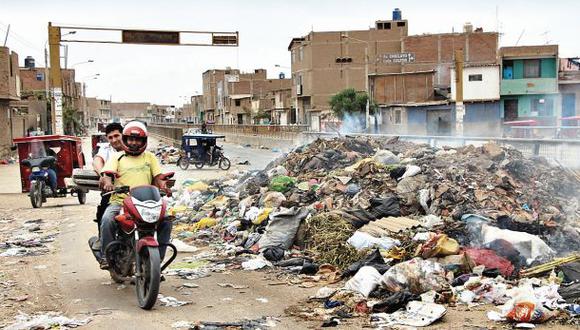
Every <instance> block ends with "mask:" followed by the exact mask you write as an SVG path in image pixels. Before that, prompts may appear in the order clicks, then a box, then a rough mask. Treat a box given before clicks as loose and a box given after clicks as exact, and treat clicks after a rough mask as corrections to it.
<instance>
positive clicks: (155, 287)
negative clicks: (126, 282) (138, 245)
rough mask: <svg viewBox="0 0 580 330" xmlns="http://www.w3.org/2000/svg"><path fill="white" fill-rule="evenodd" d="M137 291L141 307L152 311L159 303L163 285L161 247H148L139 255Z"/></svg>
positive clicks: (136, 278)
mask: <svg viewBox="0 0 580 330" xmlns="http://www.w3.org/2000/svg"><path fill="white" fill-rule="evenodd" d="M135 268H136V270H137V271H136V276H135V290H136V291H137V300H138V302H139V307H141V308H143V309H147V310H148V309H151V308H153V306H154V305H155V302H156V301H157V295H158V294H159V285H160V283H161V259H160V257H159V247H152V246H147V247H145V248H143V249H142V250H141V252H140V253H139V258H137V263H136V265H135Z"/></svg>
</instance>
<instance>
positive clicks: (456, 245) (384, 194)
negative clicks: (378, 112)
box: [169, 137, 580, 326]
mask: <svg viewBox="0 0 580 330" xmlns="http://www.w3.org/2000/svg"><path fill="white" fill-rule="evenodd" d="M578 192H580V180H578V177H577V175H576V174H575V173H573V172H571V171H569V170H567V169H565V168H562V167H561V166H557V165H555V164H551V163H550V162H549V161H547V160H545V159H543V158H534V159H528V158H525V157H523V155H522V154H521V153H520V152H519V151H517V150H515V149H513V148H509V147H500V146H498V145H495V144H485V145H483V146H481V147H475V146H466V147H459V148H446V147H445V148H434V147H430V146H428V145H418V144H414V143H411V142H404V141H400V140H398V139H397V138H391V139H371V138H349V137H347V138H337V139H333V140H322V139H319V140H316V141H314V142H312V143H311V144H308V145H305V146H301V147H299V148H296V149H295V150H293V151H292V152H290V153H288V154H285V155H282V156H281V157H279V158H278V159H276V160H275V161H273V162H272V163H271V164H269V165H268V166H267V167H266V168H265V169H264V170H262V171H254V172H247V173H240V172H236V173H233V174H232V175H230V176H229V177H225V178H222V179H220V180H213V181H209V182H201V181H196V180H187V181H186V182H184V183H183V185H182V188H181V190H179V191H177V192H176V193H175V194H174V199H173V200H172V201H171V205H172V207H171V209H170V210H169V212H170V214H173V215H174V216H175V217H176V219H177V222H178V224H177V225H176V227H175V229H176V230H175V232H176V235H177V237H178V238H179V239H181V240H183V241H185V242H187V243H190V244H195V245H198V244H219V246H220V249H219V250H220V251H221V253H224V254H228V253H229V254H234V255H236V256H245V257H244V258H245V259H242V260H240V262H241V264H242V268H244V269H252V270H255V269H261V268H263V267H268V266H273V267H274V266H275V267H280V269H281V270H283V271H287V272H294V273H296V274H300V276H303V277H302V278H304V276H312V277H315V278H316V279H317V280H318V283H319V284H322V283H323V284H334V286H336V283H338V282H340V283H342V285H343V286H342V287H325V288H322V289H321V290H322V292H320V291H319V294H317V296H315V297H313V300H312V302H314V303H315V304H321V306H323V308H316V307H312V308H311V310H309V311H306V310H304V309H299V310H297V311H293V312H291V314H294V315H297V316H301V317H307V318H313V317H314V318H318V319H321V320H323V321H324V322H325V324H326V323H328V324H327V325H335V324H338V323H340V322H339V320H340V319H344V318H349V317H353V316H357V315H368V314H370V315H371V316H370V320H371V323H372V324H374V325H376V326H392V325H396V324H399V325H409V326H423V325H428V324H430V323H432V322H435V321H436V320H437V319H439V318H441V317H443V316H444V315H445V313H446V307H445V306H444V305H443V304H447V303H451V304H455V303H459V304H465V305H468V306H472V305H476V304H496V305H500V304H501V305H503V307H502V309H501V312H496V313H490V314H489V318H490V319H491V320H497V321H512V322H518V323H519V322H526V323H530V322H531V323H540V322H544V321H546V320H548V319H551V318H554V317H556V316H558V317H562V315H567V317H568V318H570V317H573V316H574V315H578V312H579V309H580V306H579V305H575V304H576V303H578V302H579V300H578V299H580V276H579V274H580V268H579V267H580V223H579V219H580V211H579V210H580V209H579V207H578V205H579V194H578ZM218 235H219V239H218V238H217V237H218ZM216 239H218V240H217V241H216ZM210 242H212V243H210ZM224 247H226V248H225V249H224ZM320 279H323V280H322V281H321V280H320ZM313 310H314V311H316V312H313ZM577 320H578V319H577V318H576V321H577ZM325 326H326V325H325Z"/></svg>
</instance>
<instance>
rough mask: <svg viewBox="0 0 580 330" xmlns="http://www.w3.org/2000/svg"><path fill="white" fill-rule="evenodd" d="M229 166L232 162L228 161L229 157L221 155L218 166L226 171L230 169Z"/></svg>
mask: <svg viewBox="0 0 580 330" xmlns="http://www.w3.org/2000/svg"><path fill="white" fill-rule="evenodd" d="M230 166H232V163H231V162H230V160H229V159H227V158H226V157H222V158H220V163H219V167H220V168H221V169H222V170H224V171H227V170H229V169H230Z"/></svg>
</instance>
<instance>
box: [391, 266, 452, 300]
mask: <svg viewBox="0 0 580 330" xmlns="http://www.w3.org/2000/svg"><path fill="white" fill-rule="evenodd" d="M381 286H382V287H383V288H386V289H387V290H389V291H391V292H397V291H401V290H405V289H408V290H409V291H410V292H412V293H414V294H422V293H424V292H427V291H430V290H433V291H436V292H443V291H448V290H450V286H449V283H448V282H447V278H445V270H444V269H443V267H442V266H441V265H440V264H439V263H437V262H435V261H431V260H423V259H421V258H414V259H411V260H408V261H404V262H401V263H398V264H396V265H394V266H393V267H391V268H390V269H389V270H387V272H386V273H385V274H383V276H382V278H381Z"/></svg>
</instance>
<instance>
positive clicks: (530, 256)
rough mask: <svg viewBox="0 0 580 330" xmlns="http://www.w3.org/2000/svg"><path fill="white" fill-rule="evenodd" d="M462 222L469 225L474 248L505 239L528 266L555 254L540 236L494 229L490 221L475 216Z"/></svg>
mask: <svg viewBox="0 0 580 330" xmlns="http://www.w3.org/2000/svg"><path fill="white" fill-rule="evenodd" d="M461 220H463V221H465V222H466V224H467V225H466V228H467V230H468V232H469V235H470V237H471V242H472V246H474V247H479V246H484V245H485V244H489V243H491V242H493V241H495V240H497V239H503V240H505V241H507V242H509V243H510V244H512V245H513V247H514V248H515V249H516V250H518V252H519V253H520V255H521V256H522V257H524V258H525V259H526V263H527V264H528V265H529V264H531V263H532V262H534V261H535V260H537V259H539V258H548V257H551V256H553V255H554V254H555V252H554V250H552V249H551V248H550V247H549V246H548V245H547V244H546V243H545V242H544V241H542V239H541V238H539V237H538V236H535V235H532V234H528V233H524V232H519V231H512V230H507V229H500V228H497V227H493V226H491V225H489V224H488V223H489V219H487V218H485V217H482V216H478V215H474V214H464V215H463V216H462V217H461Z"/></svg>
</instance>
